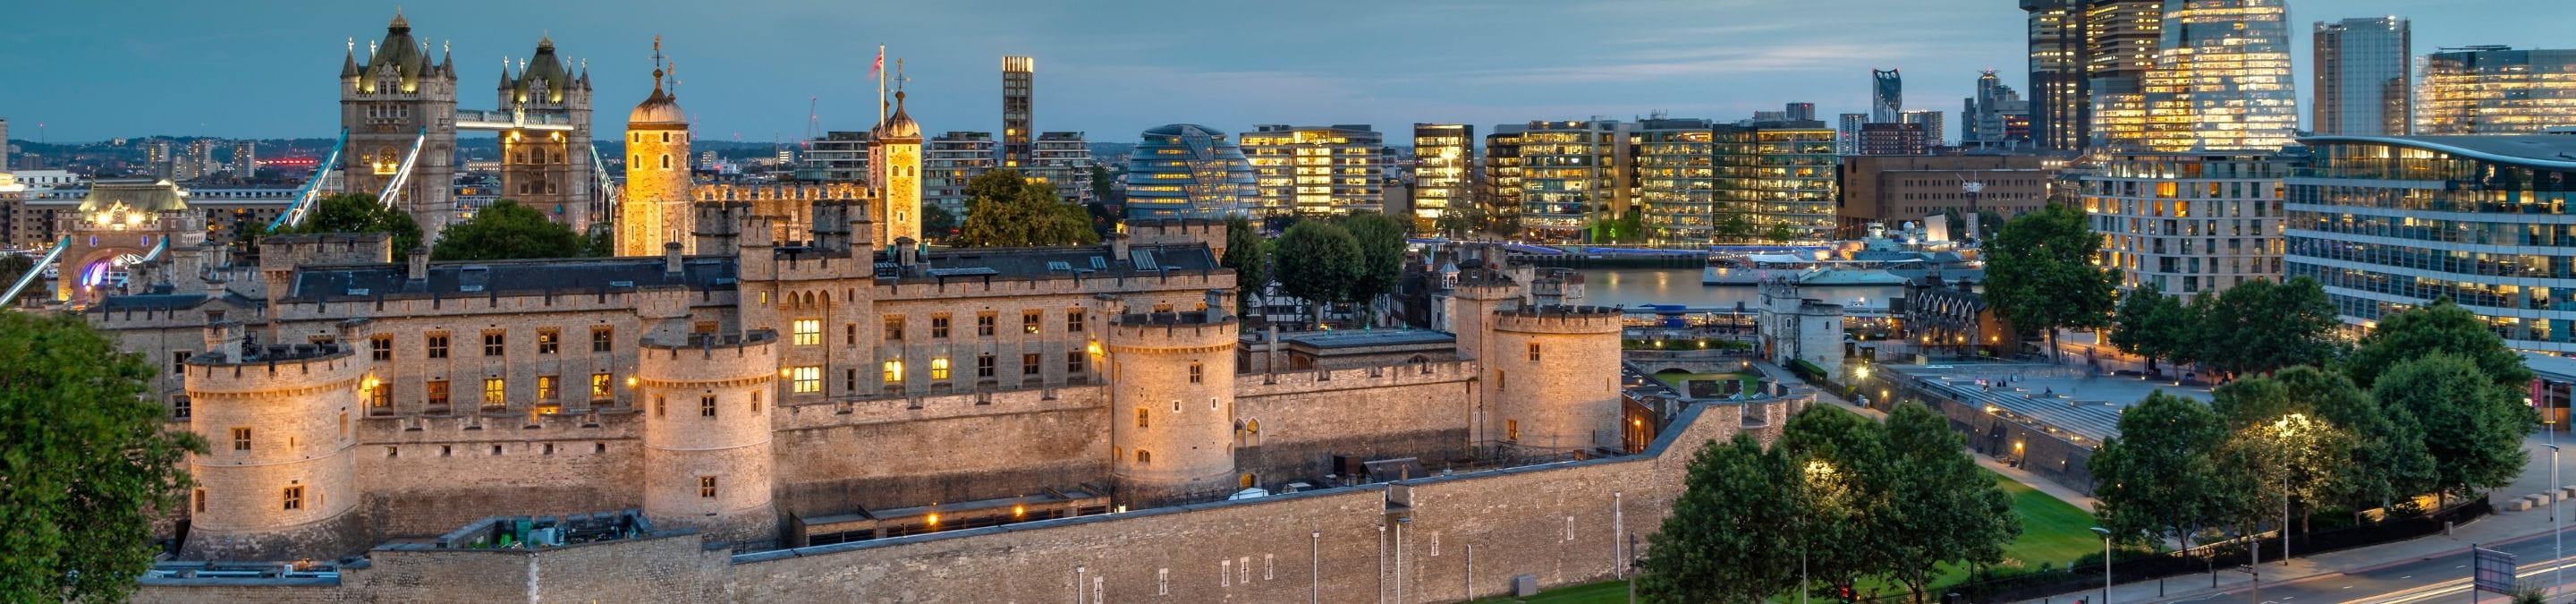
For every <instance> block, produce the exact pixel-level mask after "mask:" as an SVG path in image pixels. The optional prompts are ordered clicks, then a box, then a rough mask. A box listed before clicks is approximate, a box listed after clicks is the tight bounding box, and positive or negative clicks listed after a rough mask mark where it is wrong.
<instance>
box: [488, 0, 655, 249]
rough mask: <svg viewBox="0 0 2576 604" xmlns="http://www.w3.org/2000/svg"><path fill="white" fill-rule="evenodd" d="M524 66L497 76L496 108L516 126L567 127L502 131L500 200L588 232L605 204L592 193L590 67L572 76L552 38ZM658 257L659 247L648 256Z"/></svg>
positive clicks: (603, 212)
mask: <svg viewBox="0 0 2576 604" xmlns="http://www.w3.org/2000/svg"><path fill="white" fill-rule="evenodd" d="M525 65H526V66H525V67H524V68H523V69H521V70H520V71H519V73H518V74H517V75H516V76H512V75H511V74H510V72H509V71H508V70H506V69H504V70H503V71H502V72H501V87H500V91H499V93H500V105H498V107H499V108H500V110H501V111H502V112H504V113H508V114H510V115H511V116H512V118H513V119H512V120H511V121H512V123H514V124H524V123H527V122H529V121H531V120H530V118H529V117H528V116H546V117H547V118H555V117H556V116H561V119H564V120H567V121H569V125H570V127H571V129H570V130H564V129H561V128H560V127H561V126H563V125H565V124H549V125H550V126H557V128H552V129H546V130H538V129H532V128H510V129H505V130H501V131H500V135H501V196H502V197H505V198H509V199H515V200H518V201H519V204H520V205H525V206H528V207H530V208H535V209H536V210H537V211H538V212H543V213H545V215H546V216H547V217H548V218H552V219H554V221H555V222H558V223H562V224H564V225H566V226H570V227H572V229H573V232H576V233H579V232H586V230H587V229H589V228H590V224H591V221H593V220H598V219H600V218H603V217H605V216H606V214H607V209H606V208H603V207H598V206H597V205H595V204H598V203H601V202H604V201H605V200H603V199H599V198H598V197H599V196H596V195H593V194H592V192H591V161H590V159H591V150H590V145H591V141H590V69H589V68H587V67H584V68H581V69H580V70H579V71H578V72H576V71H575V70H574V68H573V66H571V65H568V64H566V63H564V60H563V58H561V57H558V56H556V55H555V40H554V37H553V36H545V37H541V38H539V39H538V40H537V52H536V55H534V56H530V57H528V58H527V60H526V62H525ZM658 253H661V245H660V244H655V245H654V249H653V250H652V251H650V252H646V254H647V255H649V254H658Z"/></svg>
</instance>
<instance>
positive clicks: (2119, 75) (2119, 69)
mask: <svg viewBox="0 0 2576 604" xmlns="http://www.w3.org/2000/svg"><path fill="white" fill-rule="evenodd" d="M2021 9H2022V10H2023V11H2025V12H2028V13H2029V14H2030V20H2029V35H2030V46H2029V49H2030V52H2029V61H2030V63H2029V64H2030V81H2029V85H2030V95H2031V96H2030V105H2031V109H2030V122H2031V125H2030V129H2031V139H2032V140H2033V141H2034V142H2036V143H2037V144H2038V145H2039V146H2041V147H2043V148H2048V149H2082V148H2085V147H2088V146H2091V145H2092V144H2093V142H2094V141H2095V140H2096V136H2095V133H2094V131H2093V126H2094V124H2095V123H2096V118H2095V117H2094V115H2093V111H2094V108H2095V98H2096V96H2097V95H2104V94H2124V93H2136V92H2138V89H2139V86H2138V82H2139V79H2140V78H2141V77H2142V76H2144V75H2145V73H2146V70H2147V69H2148V68H2149V67H2153V66H2154V65H2155V55H2156V48H2157V40H2158V38H2159V33H2160V31H2161V30H2162V29H2163V20H2162V15H2163V13H2164V0H2021ZM1963 138H1964V137H1963Z"/></svg>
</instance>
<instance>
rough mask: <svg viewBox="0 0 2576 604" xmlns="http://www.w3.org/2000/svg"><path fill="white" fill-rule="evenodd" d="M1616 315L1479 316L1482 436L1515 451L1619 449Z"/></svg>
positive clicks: (1562, 309) (1601, 311)
mask: <svg viewBox="0 0 2576 604" xmlns="http://www.w3.org/2000/svg"><path fill="white" fill-rule="evenodd" d="M1619 318H1620V313H1619V310H1618V309H1614V308H1610V307H1604V306H1535V307H1522V308H1517V309H1512V310H1501V311H1495V312H1494V314H1493V315H1492V316H1490V317H1485V320H1486V321H1487V322H1488V326H1489V327H1488V329H1489V331H1488V332H1487V333H1486V335H1485V338H1484V339H1485V342H1486V343H1485V348H1486V351H1487V352H1486V354H1487V356H1486V357H1485V358H1484V365H1485V367H1484V369H1485V376H1486V377H1488V378H1490V379H1492V380H1493V383H1491V384H1487V385H1485V388H1484V393H1485V396H1486V397H1487V400H1488V401H1490V402H1491V403H1492V404H1491V405H1489V406H1488V407H1487V408H1488V409H1492V410H1493V415H1492V416H1488V417H1487V418H1486V421H1487V422H1488V423H1489V424H1491V425H1490V426H1488V432H1487V433H1488V434H1491V435H1493V436H1494V437H1495V439H1497V440H1501V441H1504V442H1506V443H1510V444H1513V445H1517V446H1519V447H1524V448H1529V449H1536V450H1540V451H1548V452H1568V453H1572V452H1581V451H1588V450H1591V449H1593V448H1597V447H1617V446H1619V418H1620V415H1621V414H1620V410H1619V329H1620V325H1619Z"/></svg>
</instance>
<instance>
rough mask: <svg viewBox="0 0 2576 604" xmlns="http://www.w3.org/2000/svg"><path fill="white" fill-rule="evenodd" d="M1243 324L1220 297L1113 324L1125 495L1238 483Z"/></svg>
mask: <svg viewBox="0 0 2576 604" xmlns="http://www.w3.org/2000/svg"><path fill="white" fill-rule="evenodd" d="M1236 332H1237V325H1236V322H1235V319H1234V317H1230V316H1225V313H1224V309H1223V308H1220V307H1217V306H1210V307H1209V308H1208V310H1207V311H1206V312H1166V313H1156V314H1130V315H1124V316H1120V317H1118V318H1117V319H1116V321H1115V322H1113V323H1112V324H1111V325H1110V327H1109V341H1108V352H1109V359H1108V360H1109V375H1110V377H1109V380H1110V381H1109V393H1110V401H1111V404H1110V406H1109V408H1110V413H1111V414H1112V416H1111V417H1110V422H1109V425H1110V431H1109V442H1110V453H1111V455H1112V456H1114V457H1115V459H1112V460H1111V461H1110V464H1109V468H1110V475H1111V477H1112V478H1114V479H1115V480H1116V482H1117V490H1118V492H1117V497H1118V499H1119V500H1120V501H1122V502H1125V503H1127V504H1129V505H1150V504H1152V503H1153V502H1155V501H1157V500H1160V499H1164V498H1168V497H1172V496H1177V495H1183V494H1193V493H1209V492H1213V491H1217V490H1220V489H1225V488H1229V487H1232V486H1234V485H1235V484H1236V482H1235V478H1236V477H1235V473H1234V349H1235V336H1236Z"/></svg>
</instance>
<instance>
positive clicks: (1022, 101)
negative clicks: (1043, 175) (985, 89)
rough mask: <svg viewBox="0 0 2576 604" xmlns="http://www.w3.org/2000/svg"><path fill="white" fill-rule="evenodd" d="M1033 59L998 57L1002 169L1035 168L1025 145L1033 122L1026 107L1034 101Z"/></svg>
mask: <svg viewBox="0 0 2576 604" xmlns="http://www.w3.org/2000/svg"><path fill="white" fill-rule="evenodd" d="M1037 72H1038V62H1037V59H1036V58H1034V57H1002V167H1005V168H1018V167H1021V166H1029V165H1036V163H1037V162H1036V159H1037V158H1036V157H1034V156H1033V154H1032V153H1031V150H1032V149H1033V147H1031V146H1030V145H1029V137H1031V136H1034V135H1035V134H1036V133H1033V132H1030V131H1029V127H1030V125H1031V124H1032V123H1033V122H1035V121H1036V120H1035V119H1034V113H1033V112H1032V111H1031V109H1030V107H1029V105H1030V103H1031V102H1032V101H1033V100H1034V99H1033V97H1034V96H1035V95H1036V91H1035V89H1034V88H1032V86H1034V85H1035V81H1036V80H1037V75H1038V73H1037Z"/></svg>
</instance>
